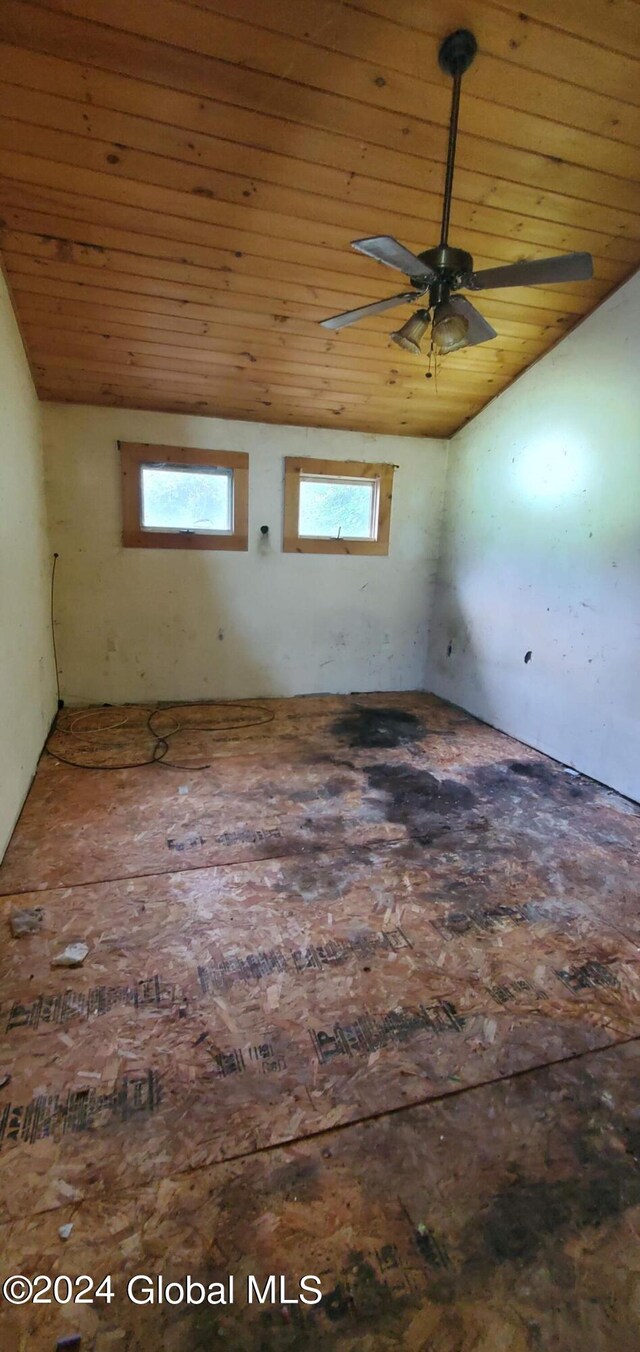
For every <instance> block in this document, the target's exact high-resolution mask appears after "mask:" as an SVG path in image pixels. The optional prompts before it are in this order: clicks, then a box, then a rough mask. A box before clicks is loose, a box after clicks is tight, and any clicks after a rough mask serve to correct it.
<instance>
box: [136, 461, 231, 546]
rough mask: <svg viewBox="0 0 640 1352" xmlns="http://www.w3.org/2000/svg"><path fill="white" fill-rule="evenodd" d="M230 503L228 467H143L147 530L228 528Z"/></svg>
mask: <svg viewBox="0 0 640 1352" xmlns="http://www.w3.org/2000/svg"><path fill="white" fill-rule="evenodd" d="M232 503H233V474H232V471H231V470H224V469H180V468H178V467H177V466H174V467H172V468H169V469H164V468H161V469H159V468H156V467H155V466H152V465H143V466H142V525H143V526H144V527H146V529H147V530H153V529H156V530H201V531H231V529H232V526H233V522H232Z"/></svg>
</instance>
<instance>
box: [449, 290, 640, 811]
mask: <svg viewBox="0 0 640 1352" xmlns="http://www.w3.org/2000/svg"><path fill="white" fill-rule="evenodd" d="M450 645H451V652H450V655H448V650H449V646H450ZM528 651H531V654H532V656H531V660H530V662H528V663H525V661H524V656H525V653H527V652H528ZM429 684H430V686H431V688H432V689H433V690H434V691H436V693H437V694H440V695H442V696H444V697H445V698H446V699H449V700H452V701H453V702H454V703H456V704H460V705H462V706H463V707H464V708H465V709H468V710H470V711H471V712H472V713H475V714H478V715H479V716H480V717H481V718H483V719H485V720H486V721H487V722H489V723H492V724H494V725H495V726H497V727H499V728H502V729H503V730H504V731H506V732H509V733H511V734H513V735H514V736H516V737H518V738H521V739H522V740H523V741H524V742H527V743H529V744H530V745H531V746H535V747H538V748H539V749H540V750H542V751H546V752H548V753H549V754H550V755H552V756H555V757H556V758H557V759H559V760H561V761H564V762H566V763H568V764H571V765H575V766H576V767H577V768H578V769H580V770H582V771H584V772H586V773H587V774H589V775H592V776H594V778H596V779H599V780H602V781H603V782H604V783H606V784H610V785H612V786H613V787H615V788H618V789H619V790H621V791H622V792H623V793H627V794H629V795H630V796H632V797H636V798H638V797H640V276H636V277H634V278H633V279H632V280H631V281H630V282H628V283H627V284H626V285H625V286H624V287H623V288H622V289H621V290H620V291H618V292H617V294H616V295H614V296H612V297H611V298H610V300H609V301H607V302H606V303H605V305H603V306H602V307H601V308H600V309H599V310H598V311H597V312H596V313H595V314H593V315H592V316H591V317H590V318H589V319H587V320H586V321H585V322H584V324H582V325H581V326H580V328H579V329H577V330H576V331H575V332H574V333H572V334H570V335H569V336H568V337H567V338H566V339H565V340H564V341H563V342H562V343H561V344H560V345H559V346H558V347H557V348H556V349H555V350H554V351H553V352H551V353H549V354H548V355H547V356H546V357H545V358H543V360H542V361H540V362H539V363H538V364H537V365H536V366H535V367H533V368H532V369H531V370H530V371H528V372H526V373H525V374H524V375H523V376H522V377H521V378H520V379H519V380H518V381H517V382H516V383H515V384H514V385H513V386H512V387H511V388H510V389H509V390H507V391H506V392H505V393H504V394H502V395H501V396H500V397H499V398H498V399H497V400H496V401H495V402H494V403H492V404H491V405H490V406H489V407H488V408H487V409H486V410H485V411H484V412H483V413H482V414H481V415H480V416H479V417H478V418H477V419H476V420H475V421H474V422H473V423H471V424H470V425H469V426H468V427H467V428H465V429H464V431H463V432H461V433H459V434H458V435H457V436H456V437H455V439H454V441H453V442H452V443H451V449H450V458H449V470H448V485H447V505H446V509H445V526H444V531H443V541H442V560H441V566H440V570H439V578H438V585H437V596H436V603H435V608H434V615H433V620H432V628H431V645H430V666H429Z"/></svg>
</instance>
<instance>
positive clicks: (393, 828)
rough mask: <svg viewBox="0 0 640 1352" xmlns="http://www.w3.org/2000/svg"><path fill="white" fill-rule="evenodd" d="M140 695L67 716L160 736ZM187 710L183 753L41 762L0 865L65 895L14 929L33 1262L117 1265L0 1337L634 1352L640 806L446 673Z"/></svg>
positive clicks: (11, 894) (46, 1342) (0, 1192)
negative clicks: (106, 1293)
mask: <svg viewBox="0 0 640 1352" xmlns="http://www.w3.org/2000/svg"><path fill="white" fill-rule="evenodd" d="M147 716H148V710H141V709H132V708H125V709H121V710H114V709H99V710H95V711H91V712H89V713H87V712H86V711H82V713H81V714H77V713H69V712H67V711H65V713H64V715H63V716H62V719H61V721H60V730H59V731H58V732H57V733H56V736H55V739H54V741H53V743H52V745H53V747H54V748H56V749H57V750H58V751H59V752H60V754H61V755H62V756H65V757H67V758H68V759H71V760H80V761H85V762H86V761H89V760H91V761H94V762H95V761H98V762H100V763H104V764H109V765H111V766H114V765H121V764H122V763H124V762H135V761H142V760H145V759H146V758H148V757H149V755H150V754H151V752H152V750H153V745H154V743H153V738H152V737H151V736H150V734H149V731H148V728H147ZM231 722H237V723H239V724H243V723H244V725H245V726H244V727H243V726H234V727H232V728H228V725H229V723H231ZM178 725H179V726H180V728H181V729H182V730H181V731H180V732H178V733H175V735H174V736H172V737H171V738H170V739H169V752H168V755H167V761H171V762H172V766H173V768H169V766H168V765H167V764H155V765H147V766H144V767H142V766H140V767H138V768H135V769H120V770H119V769H111V770H110V771H109V772H108V773H106V772H100V771H88V770H82V769H78V768H74V767H71V766H69V765H65V764H61V763H60V762H58V761H56V760H54V759H52V758H50V757H44V758H43V760H42V762H41V764H40V767H39V770H38V774H37V776H36V780H35V783H34V785H33V788H32V791H31V794H30V797H29V799H28V802H27V804H26V806H25V809H24V812H23V814H22V817H21V820H20V823H19V825H18V828H17V830H16V833H15V836H14V839H13V841H12V843H11V846H10V848H9V851H8V853H7V855H6V858H5V862H4V865H3V866H2V868H0V892H1V893H2V900H1V902H0V905H1V906H2V910H3V913H4V922H5V924H6V921H8V917H9V915H10V913H11V911H12V910H14V909H16V908H18V907H34V906H40V907H42V908H43V912H44V922H43V928H42V930H41V931H40V933H38V934H35V935H33V936H29V937H26V938H21V939H10V938H7V940H6V942H5V943H4V945H3V951H2V956H1V958H0V976H1V981H2V1007H1V1010H0V1018H1V1019H2V1030H3V1031H2V1050H1V1052H0V1069H1V1071H2V1078H3V1079H4V1077H9V1078H8V1079H7V1080H6V1083H5V1084H4V1086H3V1087H2V1088H0V1136H1V1147H0V1228H1V1229H2V1230H3V1232H4V1233H3V1234H2V1240H3V1252H4V1255H5V1264H8V1266H7V1273H5V1274H4V1275H8V1273H9V1272H10V1271H14V1272H25V1273H26V1274H27V1275H34V1274H35V1273H36V1272H42V1273H45V1274H48V1275H50V1276H52V1277H55V1276H56V1274H58V1273H62V1272H66V1273H70V1274H71V1275H74V1276H75V1275H78V1274H80V1273H84V1272H86V1273H89V1274H91V1275H93V1276H95V1277H96V1278H99V1276H101V1275H104V1274H106V1273H107V1272H112V1273H113V1277H114V1289H115V1292H116V1295H115V1298H114V1300H113V1302H112V1303H111V1304H107V1303H106V1302H105V1301H103V1300H97V1301H96V1302H95V1303H94V1304H93V1305H90V1304H72V1305H67V1306H63V1307H61V1306H57V1305H55V1304H54V1305H50V1306H49V1305H46V1304H45V1305H42V1306H40V1307H27V1306H25V1307H24V1308H22V1309H20V1310H15V1309H14V1310H12V1309H11V1307H10V1306H8V1305H6V1304H3V1305H0V1339H1V1340H2V1341H1V1342H0V1345H2V1346H3V1347H4V1346H5V1345H6V1346H7V1347H10V1348H13V1347H16V1348H20V1349H22V1348H28V1349H31V1348H34V1349H36V1352H40V1348H42V1349H43V1352H44V1350H45V1349H49V1348H53V1347H55V1341H56V1339H57V1338H58V1337H61V1336H63V1335H64V1334H69V1333H74V1332H80V1333H81V1334H82V1336H83V1344H82V1348H83V1352H84V1349H85V1348H95V1349H96V1352H103V1350H104V1352H106V1349H115V1352H135V1350H137V1349H143V1348H144V1349H146V1348H149V1349H153V1350H154V1352H193V1350H194V1349H195V1352H198V1349H203V1350H204V1349H210V1348H212V1347H215V1346H228V1347H230V1348H232V1349H235V1348H237V1349H238V1352H243V1350H244V1349H247V1352H258V1349H264V1350H265V1352H270V1350H271V1349H273V1350H274V1352H279V1350H280V1349H282V1350H283V1352H284V1350H285V1349H294V1348H296V1349H297V1348H300V1349H302V1348H311V1349H313V1348H318V1349H324V1348H328V1347H333V1346H336V1347H340V1348H347V1349H349V1348H361V1349H376V1348H378V1347H379V1348H383V1349H386V1348H395V1347H400V1348H408V1349H415V1350H416V1352H427V1349H429V1352H472V1350H473V1352H521V1350H522V1352H524V1350H525V1349H527V1350H529V1349H532V1350H533V1352H537V1350H538V1349H545V1350H546V1349H547V1348H553V1349H554V1350H555V1349H559V1350H560V1352H569V1350H570V1349H571V1350H573V1349H576V1352H577V1349H582V1348H584V1347H586V1346H588V1347H589V1352H591V1349H596V1350H597V1349H606V1352H609V1349H611V1352H613V1349H614V1348H615V1349H616V1352H619V1350H620V1349H622V1350H623V1352H626V1349H629V1352H631V1349H633V1350H634V1352H636V1350H637V1348H638V1346H639V1345H640V1244H639V1243H637V1241H636V1238H635V1229H634V1227H637V1225H638V1224H639V1223H640V1107H639V1106H638V1102H639V1098H638V1087H639V1084H640V1079H639V1077H640V922H639V920H638V913H639V912H638V905H637V900H638V898H637V880H638V845H639V843H640V811H639V810H638V808H637V807H635V806H634V805H633V804H632V803H630V802H628V801H627V800H625V799H623V798H621V797H620V796H618V795H616V794H614V793H612V792H610V791H608V790H606V789H603V788H602V787H601V786H598V785H596V784H594V783H593V782H592V781H589V780H587V779H585V778H583V777H581V776H577V775H575V773H573V772H569V771H567V770H566V769H564V768H563V767H562V766H559V765H557V764H555V763H554V762H552V761H550V760H548V759H547V758H545V757H543V756H540V755H538V754H537V753H535V752H533V751H531V750H530V749H529V748H526V747H523V746H522V745H520V744H518V743H516V742H514V741H512V740H511V739H509V738H507V737H505V736H503V735H502V734H499V733H496V732H494V731H493V730H492V729H490V728H488V727H486V726H484V725H482V724H478V723H477V722H475V721H474V720H473V719H471V718H469V717H467V716H466V715H464V714H462V713H461V712H460V711H459V710H456V709H452V708H450V707H448V706H445V705H443V704H440V703H439V702H438V701H436V700H434V699H432V698H430V697H426V696H421V695H413V694H412V695H397V694H396V695H388V696H386V695H385V696H364V697H358V698H357V699H356V698H354V699H339V698H328V697H327V698H313V699H300V700H288V701H267V702H262V703H260V705H257V704H255V705H252V704H247V705H243V706H242V707H239V708H236V707H234V708H231V707H228V708H225V707H224V706H217V707H215V708H212V707H206V708H205V707H201V708H198V707H195V706H191V707H189V708H181V709H177V710H176V709H173V710H171V711H162V713H161V714H159V715H156V716H155V719H154V727H155V728H156V730H157V731H159V730H164V731H166V732H170V731H171V729H172V728H175V727H177V726H178ZM223 725H224V728H226V729H227V730H226V731H224V730H222V729H223ZM212 727H217V728H218V731H210V730H208V729H211V728H212ZM205 729H207V730H205ZM176 764H179V765H180V766H181V767H182V768H180V769H176V768H175V766H176ZM188 765H190V766H195V765H197V766H202V765H207V767H208V768H206V769H197V770H196V769H193V768H192V769H186V768H184V767H186V766H188ZM6 934H7V935H8V934H9V929H8V924H6ZM75 940H81V941H83V942H85V943H86V944H88V945H89V955H88V957H87V959H86V961H85V963H84V965H83V967H82V968H80V969H78V970H72V971H70V970H61V969H59V968H52V967H51V959H52V957H53V956H54V955H55V954H56V953H57V952H59V951H60V949H61V948H62V947H64V946H65V944H67V943H69V942H71V941H75ZM70 1221H72V1222H73V1231H72V1233H71V1237H70V1239H69V1240H67V1241H66V1242H63V1241H62V1240H61V1239H60V1237H59V1234H58V1230H59V1227H60V1226H61V1225H63V1224H65V1223H67V1222H70ZM138 1272H142V1273H150V1274H154V1273H162V1274H164V1276H165V1277H167V1278H172V1279H176V1278H182V1277H184V1275H185V1274H186V1273H191V1274H192V1276H193V1277H194V1278H196V1279H199V1280H202V1279H203V1277H204V1279H205V1280H206V1281H207V1282H214V1281H219V1280H222V1279H223V1277H225V1276H226V1275H227V1274H230V1273H232V1274H235V1277H236V1291H235V1303H234V1304H233V1305H227V1306H222V1305H220V1306H207V1307H205V1308H204V1309H199V1308H197V1307H188V1306H186V1305H182V1306H180V1307H177V1308H172V1307H170V1306H168V1305H155V1306H153V1307H152V1306H143V1307H136V1306H135V1305H133V1304H131V1303H130V1302H129V1301H128V1300H127V1298H126V1283H127V1280H128V1278H129V1277H130V1276H132V1275H133V1274H134V1273H138ZM250 1273H252V1274H255V1275H258V1276H260V1277H261V1278H266V1277H267V1276H268V1275H269V1274H271V1273H275V1274H281V1273H282V1274H287V1275H288V1277H289V1278H290V1282H291V1284H292V1285H293V1286H294V1287H295V1286H296V1284H297V1280H298V1277H299V1276H302V1275H304V1274H305V1273H313V1274H317V1275H319V1276H320V1277H321V1279H322V1289H323V1292H324V1298H323V1302H322V1304H321V1305H320V1306H319V1307H318V1309H315V1308H314V1307H306V1306H304V1305H299V1306H298V1305H293V1304H292V1305H283V1304H282V1302H281V1300H280V1298H279V1297H278V1299H277V1300H276V1302H275V1304H274V1305H273V1306H272V1305H267V1306H265V1307H264V1308H262V1309H261V1308H260V1306H256V1305H248V1304H247V1303H246V1298H245V1286H244V1283H245V1279H246V1277H247V1275H248V1274H250ZM291 1294H297V1290H296V1291H294V1292H293V1293H291V1292H290V1291H289V1290H287V1295H291ZM3 1326H4V1331H2V1330H3Z"/></svg>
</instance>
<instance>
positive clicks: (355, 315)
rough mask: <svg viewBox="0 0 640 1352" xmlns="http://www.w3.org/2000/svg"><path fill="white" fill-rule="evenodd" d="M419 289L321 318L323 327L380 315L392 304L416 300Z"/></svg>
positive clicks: (333, 327)
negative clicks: (327, 317)
mask: <svg viewBox="0 0 640 1352" xmlns="http://www.w3.org/2000/svg"><path fill="white" fill-rule="evenodd" d="M421 295H422V292H421V291H403V292H401V294H400V295H399V296H388V297H387V299H386V300H376V301H374V302H373V305H361V306H360V309H359V310H345V311H344V313H343V314H341V315H332V316H331V318H330V319H321V320H320V323H321V325H322V327H323V329H343V328H345V326H346V325H347V324H357V322H358V320H359V319H368V318H369V317H370V316H371V317H373V315H382V314H384V312H385V310H392V309H393V307H394V305H404V304H405V302H406V301H409V300H417V299H418V297H419V296H421Z"/></svg>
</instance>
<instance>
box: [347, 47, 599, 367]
mask: <svg viewBox="0 0 640 1352" xmlns="http://www.w3.org/2000/svg"><path fill="white" fill-rule="evenodd" d="M476 52H477V43H476V40H475V38H474V36H473V33H470V32H469V31H468V30H467V29H465V28H460V29H457V30H456V32H455V33H450V34H449V36H448V37H446V38H445V39H444V42H443V43H442V45H441V47H440V52H439V58H438V59H439V63H440V67H441V69H442V70H443V71H444V72H445V73H446V74H447V75H449V76H451V78H452V80H453V91H452V97H451V117H450V122H449V145H448V151H447V165H446V170H445V183H444V197H443V206H442V223H441V228H440V243H439V244H438V245H437V246H436V247H435V248H430V249H425V250H424V251H423V252H422V253H419V254H415V253H413V252H412V251H411V249H407V248H406V247H405V245H404V244H401V243H400V241H399V240H397V239H395V238H394V236H393V235H375V236H372V237H371V238H368V239H354V240H352V245H351V247H352V248H353V249H357V251H358V253H362V254H365V255H366V256H367V257H368V258H374V259H375V260H376V261H377V262H378V263H385V264H386V266H387V267H390V268H394V269H395V270H396V271H397V272H402V273H404V275H405V277H408V278H409V282H410V285H411V290H410V291H402V292H399V293H398V294H397V295H395V296H389V297H387V299H385V300H380V301H374V303H373V304H372V305H362V306H360V307H359V308H358V309H357V310H346V311H344V313H342V314H339V315H333V316H332V317H331V318H329V319H323V320H321V321H320V322H321V324H322V326H323V328H325V329H342V328H345V327H347V325H349V324H356V323H358V321H359V320H361V319H368V318H370V317H373V316H374V315H379V314H383V313H384V312H385V310H391V309H393V308H394V307H395V306H397V305H405V304H407V303H408V302H410V301H416V300H422V299H423V297H424V296H428V305H427V306H422V307H421V308H420V309H418V310H416V311H415V313H414V314H413V315H411V317H410V318H409V319H408V320H407V322H406V323H405V324H403V326H402V328H401V329H398V330H397V331H396V332H395V333H392V334H391V338H392V339H393V341H394V342H395V343H397V344H398V346H399V347H402V348H404V349H405V351H407V352H412V353H419V352H420V342H421V340H422V338H423V337H424V335H425V333H426V332H427V330H428V328H429V326H430V325H431V340H430V341H431V347H432V349H434V350H435V351H436V352H438V353H440V354H442V355H445V354H446V353H450V352H456V351H458V350H459V349H460V348H463V347H473V346H475V345H476V344H478V343H486V342H488V341H489V340H490V339H491V338H496V337H497V334H496V331H495V329H494V328H492V326H491V324H489V323H488V322H487V320H486V319H484V318H483V316H482V315H481V313H480V311H479V310H477V309H476V308H475V306H474V305H472V304H471V301H469V300H467V299H466V297H464V296H461V295H459V294H458V293H459V292H460V291H487V290H494V288H498V287H508V286H545V285H550V284H553V283H555V282H579V281H586V280H587V279H588V278H589V277H592V276H593V260H592V257H591V254H588V253H572V254H561V255H559V256H558V257H555V258H540V259H530V260H523V261H522V262H517V263H507V264H506V265H504V266H502V267H497V268H485V269H481V270H480V271H474V266H473V258H472V257H471V254H469V253H466V252H465V250H464V249H457V248H454V247H453V246H452V245H450V244H449V222H450V216H451V201H452V194H453V172H454V167H455V154H456V141H457V135H458V111H459V106H460V90H461V85H462V76H463V75H464V73H465V71H467V70H468V69H469V66H470V65H471V63H472V61H473V59H474V57H475V55H476Z"/></svg>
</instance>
